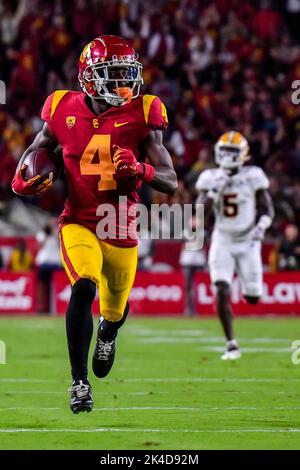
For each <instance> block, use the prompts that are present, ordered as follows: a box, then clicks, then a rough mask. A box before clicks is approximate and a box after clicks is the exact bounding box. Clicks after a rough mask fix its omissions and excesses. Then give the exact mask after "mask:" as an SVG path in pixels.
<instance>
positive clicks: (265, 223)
mask: <svg viewBox="0 0 300 470" xmlns="http://www.w3.org/2000/svg"><path fill="white" fill-rule="evenodd" d="M271 224H272V219H271V217H270V216H269V215H262V216H261V217H260V219H259V221H258V222H257V224H256V225H255V227H254V229H253V232H252V240H259V241H262V240H263V239H264V237H265V232H266V230H267V229H268V228H269V227H270V226H271Z"/></svg>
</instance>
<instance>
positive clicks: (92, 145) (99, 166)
mask: <svg viewBox="0 0 300 470" xmlns="http://www.w3.org/2000/svg"><path fill="white" fill-rule="evenodd" d="M110 139H111V136H110V135H93V137H92V138H91V140H90V141H89V143H88V145H87V146H86V148H85V150H84V152H83V154H82V157H81V159H80V172H81V174H82V175H99V176H100V180H99V183H98V190H99V191H107V190H110V189H116V188H117V182H116V181H115V180H114V178H113V175H114V174H115V172H116V170H115V167H114V164H113V162H112V159H111V153H110ZM97 152H98V155H99V161H100V163H93V159H94V157H95V155H96V153H97Z"/></svg>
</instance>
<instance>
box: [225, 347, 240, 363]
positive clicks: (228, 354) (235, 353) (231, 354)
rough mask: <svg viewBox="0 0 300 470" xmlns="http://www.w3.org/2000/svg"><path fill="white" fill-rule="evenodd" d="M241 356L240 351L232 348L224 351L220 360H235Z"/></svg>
mask: <svg viewBox="0 0 300 470" xmlns="http://www.w3.org/2000/svg"><path fill="white" fill-rule="evenodd" d="M241 356H242V353H241V351H240V350H239V349H232V350H231V351H225V352H224V354H222V356H221V359H222V361H235V360H236V359H240V357H241Z"/></svg>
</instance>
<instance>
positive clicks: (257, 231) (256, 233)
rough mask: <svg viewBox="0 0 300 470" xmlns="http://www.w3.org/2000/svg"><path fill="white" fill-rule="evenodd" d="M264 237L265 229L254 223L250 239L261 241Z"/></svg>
mask: <svg viewBox="0 0 300 470" xmlns="http://www.w3.org/2000/svg"><path fill="white" fill-rule="evenodd" d="M264 238H265V230H264V229H262V228H261V227H259V225H255V227H254V229H253V232H252V240H256V241H262V240H263V239H264Z"/></svg>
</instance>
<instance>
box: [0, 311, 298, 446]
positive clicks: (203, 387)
mask: <svg viewBox="0 0 300 470" xmlns="http://www.w3.org/2000/svg"><path fill="white" fill-rule="evenodd" d="M236 332H237V337H238V339H239V340H240V344H241V347H242V349H243V357H242V359H241V360H240V361H238V362H230V363H227V362H226V363H224V362H222V361H221V360H220V353H221V351H222V350H223V346H224V340H223V337H222V333H221V329H220V326H219V324H218V322H217V320H216V319H204V320H201V319H185V318H181V319H173V318H161V319H157V318H129V320H128V321H127V324H126V325H125V326H124V327H123V329H122V333H121V334H120V336H119V339H118V349H117V358H116V362H115V365H114V368H113V371H112V372H111V374H110V375H109V377H108V378H107V379H105V380H102V381H99V380H98V379H96V378H95V377H94V376H93V374H92V372H91V373H90V380H91V383H92V386H93V392H94V402H95V404H94V406H95V408H94V410H93V412H92V413H90V414H86V413H84V414H79V415H73V414H72V413H71V412H70V410H69V393H68V392H67V388H68V387H69V386H70V378H69V364H68V358H67V350H66V339H65V328H64V319H61V318H17V317H13V318H1V317H0V339H1V340H3V341H5V343H6V346H7V364H6V365H0V389H1V403H0V449H105V450H113V449H128V450H133V449H143V450H145V449H176V450H180V449H186V450H190V449H198V450H201V449H299V448H300V403H299V396H300V393H299V392H300V387H299V383H300V377H299V374H300V365H298V366H297V365H294V364H292V362H291V343H292V341H294V340H295V339H300V320H297V319H295V318H292V319H276V318H269V319H257V318H250V319H238V320H236ZM93 345H94V341H93Z"/></svg>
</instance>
